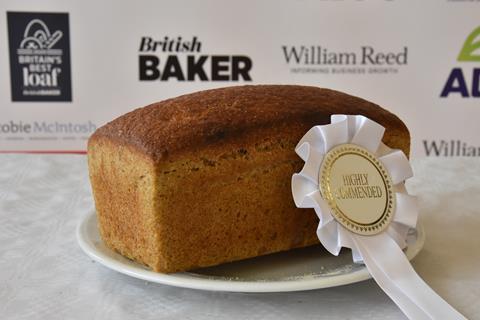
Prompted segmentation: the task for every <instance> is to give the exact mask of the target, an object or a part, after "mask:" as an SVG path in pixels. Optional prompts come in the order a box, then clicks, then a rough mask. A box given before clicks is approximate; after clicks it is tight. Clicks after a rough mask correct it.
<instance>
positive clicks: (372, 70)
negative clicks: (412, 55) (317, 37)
mask: <svg viewBox="0 0 480 320" xmlns="http://www.w3.org/2000/svg"><path fill="white" fill-rule="evenodd" d="M281 51H282V54H283V58H284V61H285V63H286V64H287V65H288V66H289V67H290V72H291V73H302V74H322V75H342V74H349V75H352V74H360V75H361V74H396V73H398V72H399V71H400V67H402V66H405V65H407V64H408V47H406V46H403V47H399V48H394V49H393V50H379V49H378V48H374V47H372V46H361V47H358V48H355V49H353V50H343V51H338V50H333V49H331V48H329V47H327V46H323V45H318V44H312V45H283V46H281Z"/></svg>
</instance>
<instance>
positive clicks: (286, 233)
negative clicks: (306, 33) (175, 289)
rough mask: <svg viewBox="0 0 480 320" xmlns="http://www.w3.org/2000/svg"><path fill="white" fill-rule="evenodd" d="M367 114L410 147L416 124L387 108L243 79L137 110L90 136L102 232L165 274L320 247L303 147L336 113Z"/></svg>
mask: <svg viewBox="0 0 480 320" xmlns="http://www.w3.org/2000/svg"><path fill="white" fill-rule="evenodd" d="M339 113H340V114H361V115H364V116H367V117H369V118H371V119H373V120H374V121H376V122H378V123H380V124H382V125H383V126H384V127H385V128H386V133H385V136H384V138H383V142H384V143H385V144H387V145H388V146H390V147H391V148H397V149H402V150H403V151H404V152H405V154H407V155H408V154H409V147H410V136H409V132H408V130H407V128H406V126H405V125H404V124H403V122H402V121H401V120H400V119H398V118H397V117H396V116H395V115H393V114H392V113H390V112H388V111H386V110H384V109H382V108H380V107H379V106H377V105H375V104H373V103H370V102H368V101H365V100H362V99H360V98H357V97H353V96H350V95H347V94H344V93H341V92H337V91H333V90H328V89H320V88H315V87H306V86H283V85H262V86H239V87H229V88H222V89H215V90H208V91H202V92H198V93H193V94H188V95H184V96H180V97H177V98H174V99H170V100H165V101H162V102H159V103H154V104H152V105H149V106H147V107H144V108H140V109H137V110H135V111H132V112H130V113H127V114H125V115H123V116H121V117H119V118H117V119H115V120H113V121H112V122H110V123H108V124H106V125H105V126H103V127H101V128H99V129H98V130H97V131H96V132H95V133H94V134H93V135H92V137H91V138H90V140H89V142H88V166H89V171H90V180H91V184H92V189H93V195H94V199H95V206H96V211H97V216H98V223H99V229H100V234H101V237H102V239H103V241H104V242H105V244H106V245H107V246H108V247H109V248H111V249H113V250H115V251H117V252H119V253H120V254H122V255H124V256H126V257H128V258H130V259H133V260H135V261H138V262H140V263H142V264H144V265H147V266H149V267H151V268H152V269H153V270H155V271H157V272H176V271H183V270H189V269H193V268H198V267H206V266H212V265H217V264H220V263H224V262H229V261H234V260H240V259H245V258H250V257H255V256H259V255H265V254H269V253H273V252H278V251H283V250H289V249H292V248H298V247H304V246H309V245H313V244H316V243H318V239H317V236H316V234H315V232H316V228H317V225H318V220H317V217H316V215H315V212H314V211H313V210H310V209H297V208H296V207H295V204H294V202H293V199H292V195H291V187H290V181H291V176H292V174H293V173H294V172H298V171H300V169H301V168H302V165H303V161H302V160H301V159H300V158H299V157H298V156H297V155H296V154H295V151H294V149H295V146H296V144H297V143H298V141H299V140H300V138H301V137H302V136H303V135H304V134H305V133H306V132H307V131H308V130H309V129H310V128H311V127H313V126H315V125H322V124H327V123H330V115H331V114H339Z"/></svg>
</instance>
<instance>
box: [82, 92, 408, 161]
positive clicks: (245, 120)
mask: <svg viewBox="0 0 480 320" xmlns="http://www.w3.org/2000/svg"><path fill="white" fill-rule="evenodd" d="M332 114H361V115H364V116H366V117H368V118H370V119H372V120H374V121H376V122H378V123H380V124H382V125H383V126H384V127H386V130H387V131H389V130H396V131H401V132H407V134H408V130H407V128H406V126H405V124H404V123H403V122H402V121H401V120H400V119H399V118H398V117H396V116H395V115H393V114H392V113H390V112H388V111H386V110H385V109H382V108H381V107H379V106H378V105H376V104H373V103H371V102H368V101H366V100H363V99H360V98H358V97H354V96H351V95H348V94H345V93H342V92H338V91H334V90H330V89H322V88H317V87H309V86H296V85H255V86H235V87H226V88H220V89H213V90H206V91H200V92H196V93H192V94H187V95H182V96H179V97H177V98H173V99H168V100H164V101H161V102H157V103H153V104H151V105H148V106H146V107H143V108H139V109H136V110H134V111H132V112H129V113H127V114H125V115H123V116H120V117H119V118H117V119H115V120H113V121H111V122H109V123H107V124H106V125H104V126H102V127H100V128H99V129H98V130H97V131H95V133H94V134H93V135H92V137H91V138H90V141H89V144H90V143H92V141H94V140H96V139H98V138H100V137H104V138H108V139H109V140H113V141H115V142H116V143H119V144H122V145H128V146H131V147H133V148H135V149H137V150H139V151H140V152H142V153H144V154H146V155H147V156H149V157H150V158H152V159H153V160H154V161H158V160H160V159H163V158H165V157H168V156H169V155H173V154H176V153H181V151H185V150H192V149H196V148H201V147H203V146H206V145H208V144H212V143H216V142H219V141H222V140H225V139H228V138H229V137H233V136H236V135H239V134H241V133H242V132H245V131H246V130H249V129H254V128H261V127H269V126H272V125H275V124H276V123H283V124H285V123H287V124H288V123H294V122H302V123H304V124H305V127H306V128H310V127H313V126H314V125H322V124H327V123H329V122H330V115H332ZM305 132H306V130H305ZM407 152H408V151H407Z"/></svg>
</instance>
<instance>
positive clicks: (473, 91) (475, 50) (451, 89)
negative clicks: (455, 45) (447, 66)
mask: <svg viewBox="0 0 480 320" xmlns="http://www.w3.org/2000/svg"><path fill="white" fill-rule="evenodd" d="M457 61H458V62H469V63H470V65H467V64H464V65H463V66H462V67H455V68H453V69H452V70H451V71H450V75H449V76H448V78H447V81H446V83H445V85H444V86H443V89H442V92H441V93H440V97H442V98H447V97H448V96H449V95H451V94H453V95H457V96H458V95H460V97H462V98H470V97H472V98H480V65H479V63H480V27H477V28H476V29H475V30H473V31H472V32H471V33H470V35H469V36H468V37H467V39H466V40H465V43H464V44H463V47H462V50H460V53H459V55H458V58H457ZM475 62H476V63H477V64H475ZM472 63H474V65H476V66H479V68H472Z"/></svg>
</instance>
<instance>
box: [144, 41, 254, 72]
mask: <svg viewBox="0 0 480 320" xmlns="http://www.w3.org/2000/svg"><path fill="white" fill-rule="evenodd" d="M139 52H140V55H139V57H138V59H139V60H138V61H139V79H140V81H154V80H157V81H170V80H177V81H197V80H198V81H240V80H243V81H252V77H251V75H250V71H251V69H252V65H253V64H252V59H250V57H248V56H245V55H223V54H222V55H218V54H214V55H206V54H201V52H202V42H201V41H200V40H199V39H198V38H197V37H192V38H191V40H184V39H183V38H182V37H176V38H170V37H168V36H165V37H164V38H163V39H161V40H155V39H153V38H151V37H142V38H141V40H140V47H139Z"/></svg>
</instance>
